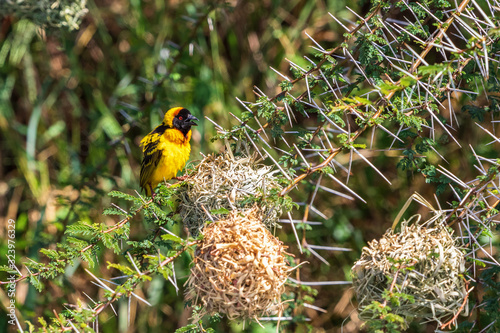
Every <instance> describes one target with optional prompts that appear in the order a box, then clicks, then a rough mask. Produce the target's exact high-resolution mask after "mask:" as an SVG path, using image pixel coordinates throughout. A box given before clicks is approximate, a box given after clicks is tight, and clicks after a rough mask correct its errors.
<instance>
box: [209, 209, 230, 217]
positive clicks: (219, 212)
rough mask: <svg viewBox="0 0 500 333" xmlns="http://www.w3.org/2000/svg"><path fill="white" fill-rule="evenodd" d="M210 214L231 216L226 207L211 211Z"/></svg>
mask: <svg viewBox="0 0 500 333" xmlns="http://www.w3.org/2000/svg"><path fill="white" fill-rule="evenodd" d="M210 214H214V215H218V214H229V210H228V209H226V208H224V207H221V208H217V209H212V210H210Z"/></svg>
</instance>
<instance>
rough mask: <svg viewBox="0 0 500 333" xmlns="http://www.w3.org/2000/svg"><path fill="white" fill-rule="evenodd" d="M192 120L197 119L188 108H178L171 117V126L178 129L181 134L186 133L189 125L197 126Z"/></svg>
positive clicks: (189, 127) (189, 128)
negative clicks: (172, 117)
mask: <svg viewBox="0 0 500 333" xmlns="http://www.w3.org/2000/svg"><path fill="white" fill-rule="evenodd" d="M193 120H198V118H196V117H195V116H193V115H192V114H191V112H189V110H188V109H180V110H179V112H178V113H177V114H176V115H175V116H174V119H172V127H173V128H176V129H178V130H179V131H181V132H182V134H184V136H185V135H187V134H188V132H189V130H191V126H198V124H197V123H195V122H194V121H193Z"/></svg>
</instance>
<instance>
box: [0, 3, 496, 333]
mask: <svg viewBox="0 0 500 333" xmlns="http://www.w3.org/2000/svg"><path fill="white" fill-rule="evenodd" d="M346 5H348V6H349V7H350V8H351V9H352V10H354V11H355V12H356V13H358V14H359V15H360V16H362V17H365V16H366V14H367V13H368V9H369V8H370V6H369V3H368V2H367V1H361V2H344V1H338V0H330V1H306V0H293V1H287V2H285V1H273V0H262V1H231V2H227V3H223V2H216V1H214V2H211V1H190V2H183V1H159V0H148V1H139V0H132V1H124V0H107V1H93V0H90V1H88V3H87V7H88V10H89V12H88V14H87V15H86V16H85V17H84V18H83V21H82V23H81V25H80V28H79V29H78V30H73V31H68V30H67V29H56V28H54V27H47V29H46V30H41V29H39V28H38V27H37V26H36V25H35V24H34V23H33V22H32V21H30V20H28V19H22V18H20V17H19V16H16V15H15V13H7V14H9V15H5V14H6V13H3V14H4V15H3V16H0V17H1V25H0V43H1V44H0V160H1V161H2V163H1V165H0V194H1V196H0V212H1V216H2V220H1V221H2V222H1V223H2V224H6V223H7V220H8V219H10V218H13V219H15V221H16V262H17V264H18V267H21V266H22V263H23V262H24V261H25V259H24V258H26V257H28V258H31V259H33V260H35V261H42V262H44V261H46V260H47V259H46V257H44V256H43V255H41V254H40V252H39V251H40V249H42V248H49V249H52V250H55V244H56V243H58V242H60V241H61V240H62V239H63V238H64V237H65V235H64V232H65V230H66V229H67V227H68V226H70V225H72V224H74V223H75V222H76V221H85V222H88V223H103V224H105V225H112V224H115V223H116V222H117V221H116V219H115V218H114V217H111V216H105V215H102V212H103V211H104V210H105V209H106V208H107V207H109V205H110V203H111V202H115V203H117V204H119V205H120V206H121V204H125V201H123V202H120V201H117V200H115V199H112V198H110V197H108V196H107V194H108V193H109V192H110V191H112V190H120V191H122V192H127V193H131V194H133V193H134V192H133V191H134V190H138V189H139V186H138V175H139V169H140V160H141V152H140V149H139V148H138V142H139V140H140V139H141V138H142V137H143V136H144V135H145V134H146V133H148V132H149V131H150V130H151V128H152V127H154V126H156V125H157V124H158V123H159V122H160V121H161V118H162V115H163V112H164V111H166V110H167V109H168V108H170V107H174V106H179V105H180V106H184V107H186V108H188V109H189V110H191V111H192V113H193V114H195V115H196V116H197V117H198V118H200V119H201V121H200V126H199V127H197V128H196V131H195V132H194V134H193V140H192V146H193V151H192V154H191V157H192V160H198V159H200V158H201V155H200V154H199V153H200V152H203V153H204V154H207V153H211V152H217V151H219V150H220V149H221V148H222V143H221V141H215V142H212V141H211V140H210V139H211V138H212V137H213V136H214V135H215V134H216V129H215V127H214V125H213V124H212V123H211V122H209V121H207V120H205V119H203V116H208V117H210V119H212V120H213V121H215V122H216V123H218V124H219V125H221V126H223V127H224V128H230V127H231V126H232V125H234V124H235V123H236V122H235V119H234V118H233V117H232V116H231V115H230V113H233V114H235V115H237V116H238V117H240V116H241V115H242V113H243V111H244V110H242V108H241V105H240V104H239V103H238V101H237V100H236V99H235V97H238V98H240V99H241V100H246V101H256V100H257V99H258V97H257V96H255V94H254V89H253V87H254V86H257V87H259V88H260V89H261V90H262V91H264V92H265V93H266V94H268V95H269V96H274V95H275V94H277V93H279V92H281V90H282V89H281V88H280V82H281V81H282V80H283V79H282V78H281V77H280V76H279V75H276V74H274V73H273V72H272V71H271V70H270V69H269V67H273V68H275V69H277V70H278V71H280V72H282V73H287V72H289V64H288V63H287V62H286V61H284V59H285V58H288V59H290V60H291V61H293V62H295V63H297V64H299V65H301V66H304V67H307V66H308V65H309V63H308V62H307V60H305V59H304V58H303V57H302V56H303V55H309V56H310V55H311V54H312V53H314V51H313V50H312V49H311V48H310V46H311V45H314V44H313V43H312V42H311V40H310V39H308V37H307V36H306V35H305V33H304V32H307V33H308V34H309V35H311V36H313V37H314V39H315V40H316V41H318V42H320V43H321V44H322V46H323V47H334V46H336V45H338V44H339V43H341V42H342V41H343V40H344V36H343V33H344V30H343V28H342V27H341V26H340V25H339V24H337V23H336V22H335V21H333V20H332V19H331V17H330V16H329V15H328V12H331V13H334V14H335V16H336V17H337V18H340V19H345V20H351V21H356V20H357V17H356V16H355V15H354V14H353V13H351V12H350V11H348V10H347V9H346V7H345V6H346ZM1 14H2V13H0V15H1ZM362 56H366V57H370V54H365V53H363V52H362ZM311 57H312V56H311ZM363 61H369V59H368V60H366V59H365V60H363ZM389 88H390V87H389ZM459 102H460V101H457V103H459ZM485 103H486V102H485V101H484V97H479V98H478V100H477V101H475V102H474V103H472V104H471V106H469V107H468V109H465V111H468V112H463V113H461V114H459V115H458V116H459V118H460V122H461V124H463V126H462V127H461V128H460V130H459V131H458V132H457V136H456V137H457V139H458V140H459V141H460V142H461V144H462V145H463V146H467V145H469V144H470V145H472V146H473V147H474V148H475V149H476V152H477V153H478V154H480V155H482V156H488V157H490V158H496V157H498V152H497V151H496V150H495V146H494V145H489V146H488V145H486V143H487V142H489V141H491V140H490V139H489V138H486V137H484V136H479V135H477V133H478V129H477V128H476V127H475V126H474V125H473V123H472V122H468V121H467V120H468V119H471V118H472V119H475V120H484V119H483V118H484V110H483V109H481V108H480V107H481V106H482V105H484V104H485ZM481 110H483V111H481ZM487 116H488V117H489V116H490V115H489V114H487ZM301 121H302V125H303V126H304V127H306V126H313V125H314V119H306V118H304V119H302V120H301ZM377 140H379V141H384V142H382V144H381V145H383V146H387V145H388V144H387V143H388V142H390V141H391V139H390V138H388V137H380V138H377ZM366 143H367V144H369V143H368V140H366ZM442 149H443V150H442V151H441V152H444V153H446V156H447V158H448V162H449V165H447V168H448V169H449V170H451V171H452V172H454V173H455V174H456V175H457V176H459V177H460V178H461V179H464V180H470V179H474V178H475V177H476V174H477V170H475V169H474V167H473V166H472V165H473V163H472V162H473V159H474V156H473V155H470V156H467V157H465V156H464V155H462V154H461V153H460V152H459V151H456V150H455V149H456V148H455V147H453V146H452V145H449V144H447V143H446V142H443V148H442ZM422 152H426V150H425V149H423V150H422ZM419 153H421V152H419ZM444 153H443V154H444ZM404 157H405V156H404V155H401V154H400V153H393V152H387V153H384V154H374V158H373V163H374V164H376V165H377V166H378V167H379V169H380V170H381V171H382V173H383V174H384V175H386V176H388V177H389V178H390V179H391V181H392V185H391V186H389V185H388V184H386V183H382V182H381V181H380V178H378V176H377V174H376V173H375V172H374V171H373V170H372V169H370V168H367V167H366V165H364V164H361V163H358V164H356V163H354V165H353V170H352V173H353V175H354V176H353V178H352V180H351V181H350V184H349V186H350V187H351V188H353V189H355V191H356V192H357V193H359V194H361V195H362V196H363V198H364V199H365V200H366V202H367V203H366V204H365V203H362V202H360V201H354V202H352V201H348V200H345V199H343V198H340V197H337V196H334V195H333V194H328V193H323V194H322V196H321V197H320V199H318V200H317V202H316V205H317V207H316V208H317V209H318V210H320V211H321V212H322V213H323V214H324V216H325V217H326V218H322V216H321V215H316V216H314V217H313V219H315V220H320V221H322V222H323V224H324V228H323V229H313V230H311V231H308V233H307V237H308V241H309V242H313V243H314V244H323V245H328V246H345V247H350V248H352V249H353V250H354V251H352V252H327V253H322V255H324V257H325V259H327V260H328V261H329V263H330V264H331V266H327V265H324V264H322V263H321V262H320V261H319V260H315V259H314V257H311V256H307V255H306V254H303V255H301V254H300V253H299V252H298V249H297V248H296V242H295V238H294V236H293V233H292V232H291V229H290V230H289V228H288V227H287V226H285V232H283V233H282V234H281V235H280V239H281V240H283V241H284V242H285V243H286V244H288V245H290V247H291V249H290V251H291V252H292V253H294V254H295V255H296V256H297V257H298V258H300V259H301V260H302V261H303V260H309V261H310V264H309V265H306V266H303V268H302V269H301V270H300V278H301V279H303V280H305V281H330V280H339V281H342V280H345V279H350V277H349V273H348V272H349V270H350V267H351V266H352V263H353V262H354V261H355V260H356V259H357V258H358V257H359V253H360V250H361V248H362V246H363V245H364V244H365V242H366V241H369V240H371V239H373V238H377V237H379V236H380V235H381V234H382V233H383V232H384V231H385V230H386V229H387V228H388V227H389V226H390V223H391V222H392V220H393V219H394V217H395V216H396V214H397V213H398V211H399V208H400V207H401V206H402V205H403V203H404V202H405V201H406V199H407V198H408V197H409V196H410V195H411V194H412V193H413V192H415V191H418V192H419V193H421V194H422V195H423V196H424V197H427V198H432V197H433V195H434V193H436V191H438V193H439V191H440V189H439V188H438V187H439V186H440V184H439V183H438V184H428V182H429V181H428V180H426V178H425V177H423V176H422V175H421V174H420V173H419V172H415V170H414V168H411V167H406V168H402V167H401V165H400V168H399V169H398V168H397V165H398V162H399V163H405V161H406V160H405V159H404ZM406 157H408V156H407V155H406ZM427 158H428V160H429V161H431V163H437V161H439V157H438V156H437V155H436V154H434V153H432V152H430V153H428V154H427ZM340 162H341V163H343V164H345V165H347V164H348V160H340ZM406 162H407V161H406ZM427 176H428V177H435V176H436V172H435V170H428V172H427ZM304 186H305V187H306V188H308V191H306V192H307V193H309V192H310V190H311V189H312V188H314V184H305V185H304ZM306 192H304V193H306ZM442 192H443V193H440V194H441V195H442V196H440V199H441V200H442V202H445V201H446V200H449V201H451V200H452V198H453V195H452V193H451V191H449V190H448V191H445V190H443V191H442ZM291 195H292V196H293V197H294V199H296V200H297V201H300V200H305V199H304V198H302V197H301V195H302V193H293V192H292V193H291ZM413 209H415V208H413ZM415 210H416V209H415ZM415 212H416V211H415ZM311 215H312V214H311ZM148 228H150V225H148V224H147V223H146V222H144V221H143V220H142V219H141V218H136V219H134V220H133V222H132V224H131V230H130V239H131V240H137V241H140V240H143V238H144V235H146V234H147V232H148ZM325 230H326V232H325ZM173 231H174V232H175V233H176V234H182V230H181V227H180V226H179V225H174V226H173ZM5 232H6V231H5V230H3V228H2V229H0V236H2V237H1V238H2V239H6V236H5ZM2 233H4V234H2ZM494 245H495V246H498V238H496V239H495V243H494ZM6 248H7V245H6V244H5V243H0V253H4V252H5V251H6ZM95 254H96V256H97V257H98V258H99V264H97V265H96V266H95V267H94V268H92V269H93V271H94V272H95V274H96V275H98V276H100V277H103V278H110V277H111V276H113V274H114V273H115V272H113V271H112V270H108V269H107V268H106V267H105V266H106V265H105V264H104V263H106V262H107V261H110V262H116V261H117V260H122V261H123V260H124V259H123V258H122V257H121V256H119V255H116V254H113V253H109V251H97V252H96V253H95ZM2 260H3V259H2ZM0 263H1V262H0ZM189 263H190V257H189V256H188V255H187V254H183V255H182V256H181V258H180V260H178V261H177V262H176V264H177V265H176V271H177V274H178V277H179V279H180V280H181V281H185V278H186V276H187V274H188V267H189ZM2 264H3V263H2ZM84 267H87V264H82V263H81V262H80V261H79V260H75V262H74V264H73V265H71V266H69V267H68V268H67V269H66V270H65V272H64V274H63V275H61V276H59V277H57V278H56V279H54V280H52V281H49V282H48V283H47V285H46V288H45V289H44V290H43V291H42V292H38V291H36V290H35V288H34V287H33V286H32V285H29V284H28V283H26V282H23V283H20V284H19V285H18V289H17V301H18V306H19V314H20V316H19V319H20V321H21V322H23V321H24V320H28V321H33V322H36V318H38V317H40V316H42V317H45V318H53V317H54V315H53V310H56V311H57V312H59V311H61V310H62V309H64V306H65V303H71V304H76V303H77V302H78V300H79V299H80V300H82V301H84V302H88V298H87V297H86V295H85V294H87V295H90V296H91V297H92V298H97V297H102V295H103V292H102V290H100V289H99V288H98V287H96V286H95V285H93V284H91V283H90V281H89V279H88V275H87V274H86V273H85V272H84V270H83V268H84ZM2 280H4V279H3V278H2ZM315 289H316V290H318V291H319V293H318V296H317V297H316V301H315V302H314V304H315V305H316V306H319V307H322V308H324V309H326V310H327V312H326V313H321V312H317V311H315V310H312V309H300V310H297V313H295V315H297V316H300V315H304V316H307V317H308V318H311V319H312V320H311V322H310V325H311V327H314V328H315V329H316V330H317V331H323V330H324V331H328V332H337V331H340V327H341V326H342V322H343V321H344V319H345V318H348V317H350V322H349V323H348V324H346V325H345V326H344V332H356V331H358V330H359V329H360V324H361V323H360V321H359V319H357V317H356V316H355V315H353V314H352V313H353V310H354V306H353V304H351V300H353V294H352V290H350V289H349V287H348V286H347V287H346V286H342V285H341V286H320V287H318V288H315ZM307 292H308V291H307V290H306V291H304V293H307ZM137 293H139V295H140V296H141V297H144V298H147V299H148V301H149V302H150V303H151V304H152V305H153V306H152V307H148V306H146V305H144V304H142V303H140V302H138V301H137V300H136V299H134V298H132V302H131V304H130V310H131V312H132V313H134V314H135V315H133V316H132V317H131V322H130V323H128V322H127V311H128V307H129V304H128V303H127V299H122V300H120V301H118V302H117V303H116V306H115V310H116V312H117V313H118V316H115V315H114V313H113V312H112V311H111V310H110V309H108V310H106V311H105V312H104V313H103V314H102V315H101V317H100V318H101V320H100V322H101V325H100V330H99V331H100V332H114V331H117V330H118V331H120V332H126V331H137V332H173V331H174V330H175V329H176V328H178V327H180V326H183V325H186V324H187V323H188V318H189V316H190V312H189V310H187V309H186V308H185V305H184V302H183V297H182V295H181V293H179V295H177V294H176V291H175V288H174V287H173V286H172V285H171V284H170V283H168V281H166V280H165V279H163V278H161V277H154V278H153V280H152V281H151V282H150V283H149V284H148V288H145V289H144V291H142V290H138V291H137ZM0 301H1V302H2V304H3V307H2V310H0V327H7V323H6V321H7V317H6V315H5V314H4V313H3V312H2V311H5V304H7V303H6V302H8V298H7V296H6V293H5V291H4V290H3V289H2V290H0ZM213 327H215V328H216V331H220V332H229V331H232V332H240V331H251V332H263V331H274V328H273V327H272V325H266V328H265V329H262V328H260V327H259V326H258V325H256V324H251V325H250V326H248V325H247V326H245V328H243V325H241V324H234V323H232V324H229V323H227V322H224V321H221V322H220V323H216V324H213ZM425 329H426V328H425V326H414V327H412V328H411V330H412V331H414V332H421V331H425ZM427 329H429V330H432V329H433V327H432V324H430V325H429V327H428V328H427ZM287 330H290V331H297V332H305V331H306V330H307V328H306V327H305V326H303V325H299V324H295V323H292V324H291V325H289V326H287Z"/></svg>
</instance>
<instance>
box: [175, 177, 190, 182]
mask: <svg viewBox="0 0 500 333" xmlns="http://www.w3.org/2000/svg"><path fill="white" fill-rule="evenodd" d="M188 178H189V175H184V176H181V177H174V179H175V180H178V181H180V182H183V181H185V180H186V179H188Z"/></svg>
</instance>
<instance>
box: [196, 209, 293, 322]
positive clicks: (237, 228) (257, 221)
mask: <svg viewBox="0 0 500 333" xmlns="http://www.w3.org/2000/svg"><path fill="white" fill-rule="evenodd" d="M202 233H203V236H204V237H203V240H202V242H201V243H200V244H199V246H198V248H197V249H196V251H195V258H194V260H193V263H194V266H193V267H192V268H191V274H190V276H189V279H188V280H187V282H186V284H187V290H186V299H187V300H191V301H192V302H193V304H198V305H202V307H203V310H202V311H201V312H200V313H198V315H199V316H200V317H202V316H204V315H205V314H210V315H213V314H215V313H219V314H224V315H226V316H227V317H228V318H229V319H230V320H233V319H243V320H244V319H253V320H257V321H258V317H260V316H264V315H274V314H276V313H281V311H282V308H283V304H282V302H281V295H282V294H283V292H284V289H285V286H284V284H285V282H286V280H287V278H288V274H289V272H290V266H289V265H288V263H287V261H286V260H285V256H284V255H285V253H286V252H285V249H286V246H284V245H283V243H282V242H281V241H279V240H278V239H277V238H276V237H274V236H273V235H272V234H271V233H270V232H269V231H268V230H267V229H266V227H265V226H264V225H263V224H262V214H261V213H260V211H259V210H258V209H257V208H252V209H249V210H246V211H233V212H231V213H230V214H229V215H228V216H227V218H225V219H223V220H220V221H216V222H213V223H211V224H209V225H207V226H206V227H205V228H204V229H203V231H202ZM194 319H195V320H198V318H194Z"/></svg>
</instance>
